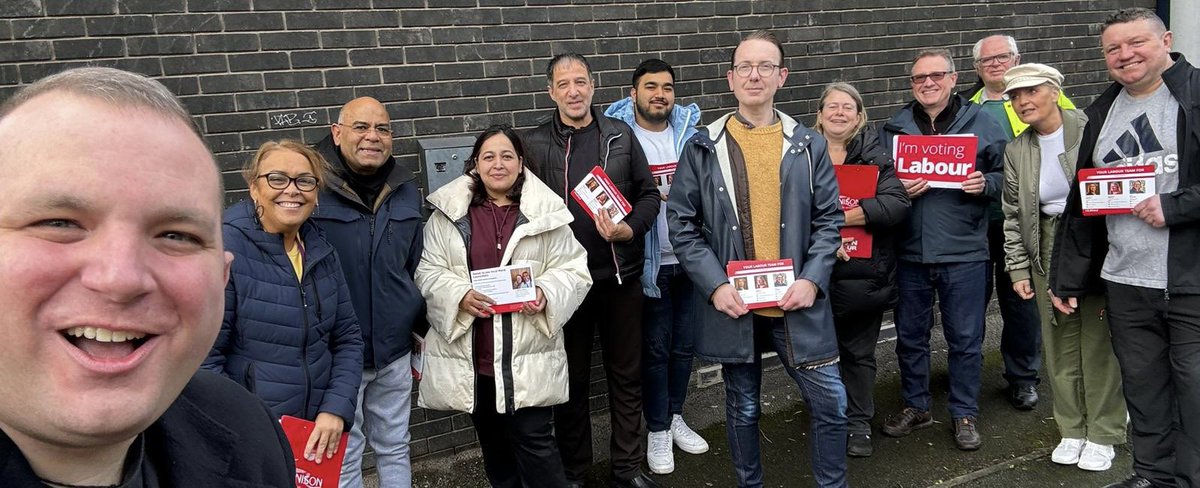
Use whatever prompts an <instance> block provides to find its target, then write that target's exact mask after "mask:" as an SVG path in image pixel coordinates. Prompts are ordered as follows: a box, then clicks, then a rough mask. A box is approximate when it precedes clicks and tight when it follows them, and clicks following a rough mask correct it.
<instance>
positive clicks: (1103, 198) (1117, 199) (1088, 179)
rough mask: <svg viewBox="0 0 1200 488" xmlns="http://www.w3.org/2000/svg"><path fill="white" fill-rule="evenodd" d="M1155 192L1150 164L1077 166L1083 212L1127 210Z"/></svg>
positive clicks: (1099, 212)
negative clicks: (1104, 166)
mask: <svg viewBox="0 0 1200 488" xmlns="http://www.w3.org/2000/svg"><path fill="white" fill-rule="evenodd" d="M1156 192H1157V190H1155V187H1154V166H1153V165H1146V166H1114V167H1111V168H1085V169H1081V170H1079V198H1080V200H1081V201H1082V202H1083V209H1082V213H1083V215H1084V216H1088V217H1091V216H1096V215H1120V214H1128V213H1130V212H1132V211H1133V207H1136V206H1137V204H1138V203H1141V201H1142V200H1145V199H1147V198H1149V197H1150V196H1151V195H1154V194H1155V193H1156Z"/></svg>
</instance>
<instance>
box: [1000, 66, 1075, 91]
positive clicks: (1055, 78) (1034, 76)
mask: <svg viewBox="0 0 1200 488" xmlns="http://www.w3.org/2000/svg"><path fill="white" fill-rule="evenodd" d="M1062 82H1063V75H1062V73H1059V72H1058V70H1056V69H1054V68H1051V67H1049V66H1046V65H1044V64H1038V63H1025V64H1021V65H1017V66H1013V67H1012V68H1009V70H1008V71H1006V72H1004V93H1008V92H1011V91H1013V90H1016V89H1018V88H1029V87H1031V86H1038V85H1041V84H1043V83H1049V84H1051V85H1054V87H1055V88H1058V89H1062Z"/></svg>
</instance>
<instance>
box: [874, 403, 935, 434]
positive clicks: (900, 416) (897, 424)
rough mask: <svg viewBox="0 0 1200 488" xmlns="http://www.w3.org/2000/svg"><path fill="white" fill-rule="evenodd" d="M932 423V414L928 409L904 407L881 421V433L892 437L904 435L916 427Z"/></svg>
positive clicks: (921, 427) (927, 425)
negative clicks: (884, 420) (885, 420)
mask: <svg viewBox="0 0 1200 488" xmlns="http://www.w3.org/2000/svg"><path fill="white" fill-rule="evenodd" d="M931 425H933V415H930V414H929V411H928V410H917V409H916V408H914V407H904V410H901V411H900V413H897V414H896V415H893V416H891V417H889V418H888V419H887V422H884V423H883V433H884V434H887V435H890V436H892V437H904V436H906V435H908V434H911V433H912V431H914V430H917V429H924V428H926V427H929V426H931Z"/></svg>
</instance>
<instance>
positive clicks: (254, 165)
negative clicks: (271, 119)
mask: <svg viewBox="0 0 1200 488" xmlns="http://www.w3.org/2000/svg"><path fill="white" fill-rule="evenodd" d="M274 151H291V152H294V153H296V154H299V155H301V156H304V159H306V160H308V166H309V167H310V168H312V174H313V176H316V177H317V189H318V190H320V189H321V188H324V187H325V177H326V176H327V175H328V174H329V163H328V162H326V161H325V158H324V157H322V156H321V153H318V152H317V150H316V149H313V148H312V147H311V146H309V145H308V144H305V143H303V142H300V141H297V140H294V139H280V140H278V141H267V142H264V143H263V144H262V145H261V146H258V152H256V153H254V157H252V158H250V160H249V161H246V165H245V166H243V167H242V178H243V179H245V180H246V185H247V186H250V185H252V184H254V180H255V179H257V178H258V176H259V174H258V172H259V170H260V169H261V168H262V161H263V159H266V157H267V155H268V154H271V153H272V152H274Z"/></svg>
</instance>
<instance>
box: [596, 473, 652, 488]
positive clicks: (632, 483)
mask: <svg viewBox="0 0 1200 488" xmlns="http://www.w3.org/2000/svg"><path fill="white" fill-rule="evenodd" d="M608 486H611V487H612V488H659V486H658V483H657V482H655V481H654V480H653V479H650V477H649V476H646V473H638V474H637V476H634V477H633V479H631V480H623V479H619V478H617V477H616V476H609V477H608Z"/></svg>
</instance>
